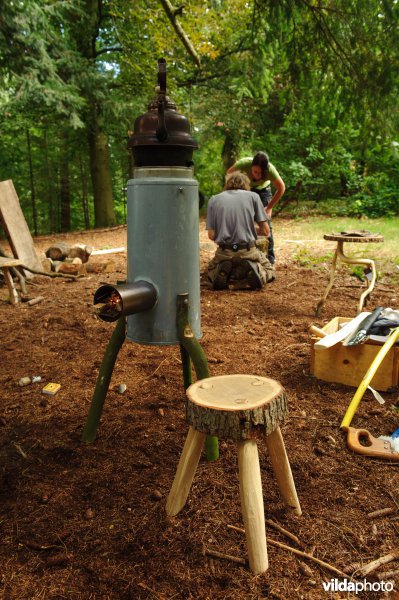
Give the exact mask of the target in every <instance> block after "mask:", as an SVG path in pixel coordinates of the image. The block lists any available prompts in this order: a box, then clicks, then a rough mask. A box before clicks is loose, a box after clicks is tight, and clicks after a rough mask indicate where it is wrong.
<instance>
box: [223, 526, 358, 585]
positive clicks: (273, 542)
mask: <svg viewBox="0 0 399 600" xmlns="http://www.w3.org/2000/svg"><path fill="white" fill-rule="evenodd" d="M227 527H228V528H229V529H234V530H235V531H239V532H240V533H245V529H242V527H235V526H234V525H227ZM267 543H268V544H269V545H270V546H276V547H277V548H282V549H283V550H288V551H289V552H292V553H293V554H296V555H297V556H302V558H307V559H308V560H311V561H312V562H315V563H316V564H318V565H320V566H321V567H324V568H325V569H328V570H329V571H331V572H332V573H335V574H336V575H339V576H340V577H344V578H345V577H349V575H348V574H347V573H344V572H343V571H340V570H339V569H337V568H336V567H334V566H333V565H330V564H329V563H326V562H324V560H320V559H319V558H316V557H315V556H312V555H311V554H308V553H307V552H302V550H297V549H296V548H292V547H291V546H286V544H282V543H281V542H277V541H276V540H271V539H270V538H267Z"/></svg>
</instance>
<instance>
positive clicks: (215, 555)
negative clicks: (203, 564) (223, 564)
mask: <svg viewBox="0 0 399 600" xmlns="http://www.w3.org/2000/svg"><path fill="white" fill-rule="evenodd" d="M204 554H205V556H212V557H213V558H221V559H223V560H229V561H230V562H234V563H237V564H239V565H246V564H247V561H246V560H245V558H240V557H239V556H232V555H231V554H224V553H223V552H218V551H217V550H210V549H208V548H206V549H205V552H204Z"/></svg>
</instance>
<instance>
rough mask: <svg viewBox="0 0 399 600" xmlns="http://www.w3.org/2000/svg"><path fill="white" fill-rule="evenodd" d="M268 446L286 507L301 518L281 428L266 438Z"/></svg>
mask: <svg viewBox="0 0 399 600" xmlns="http://www.w3.org/2000/svg"><path fill="white" fill-rule="evenodd" d="M266 444H267V449H268V452H269V457H270V462H271V463H272V468H273V472H274V476H275V478H276V480H277V484H278V487H279V489H280V493H281V495H282V497H283V499H284V501H285V503H286V505H287V506H288V507H289V508H291V509H292V510H293V511H294V513H295V514H296V515H298V517H299V516H300V515H301V514H302V510H301V505H300V504H299V500H298V496H297V493H296V489H295V483H294V479H293V477H292V472H291V467H290V463H289V460H288V456H287V452H286V450H285V446H284V440H283V436H282V435H281V430H280V427H278V426H277V428H276V429H275V430H274V431H273V432H272V433H270V434H269V435H268V436H267V437H266Z"/></svg>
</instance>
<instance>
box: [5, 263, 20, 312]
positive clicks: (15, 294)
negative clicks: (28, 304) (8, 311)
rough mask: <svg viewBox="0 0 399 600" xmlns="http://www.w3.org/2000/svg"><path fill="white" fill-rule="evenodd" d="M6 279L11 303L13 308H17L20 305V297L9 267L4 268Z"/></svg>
mask: <svg viewBox="0 0 399 600" xmlns="http://www.w3.org/2000/svg"><path fill="white" fill-rule="evenodd" d="M3 273H4V279H5V280H6V284H7V288H8V294H9V296H10V303H11V304H12V305H13V306H17V305H18V304H19V296H18V292H17V290H16V289H15V287H14V282H13V279H12V275H11V273H10V270H9V268H8V267H3Z"/></svg>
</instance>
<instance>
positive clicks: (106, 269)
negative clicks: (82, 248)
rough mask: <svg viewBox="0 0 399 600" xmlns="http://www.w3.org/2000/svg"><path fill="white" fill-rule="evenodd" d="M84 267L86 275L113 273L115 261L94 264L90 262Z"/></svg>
mask: <svg viewBox="0 0 399 600" xmlns="http://www.w3.org/2000/svg"><path fill="white" fill-rule="evenodd" d="M85 267H86V271H87V273H113V272H114V271H115V261H113V260H108V261H107V262H94V261H91V260H90V261H89V262H88V263H86V265H85Z"/></svg>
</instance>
